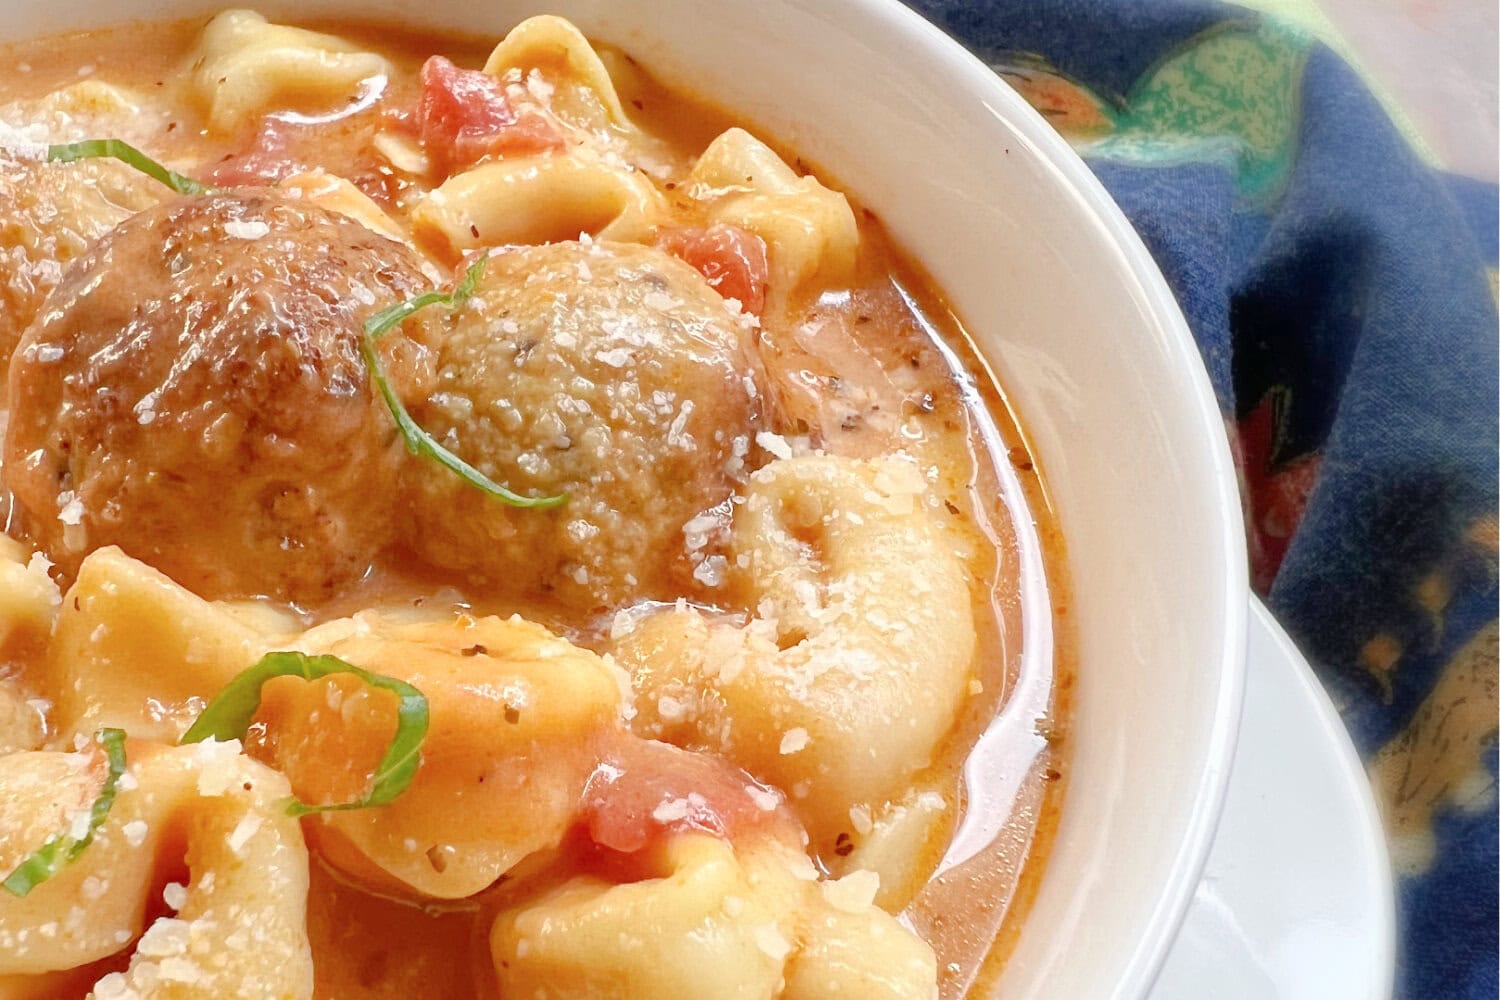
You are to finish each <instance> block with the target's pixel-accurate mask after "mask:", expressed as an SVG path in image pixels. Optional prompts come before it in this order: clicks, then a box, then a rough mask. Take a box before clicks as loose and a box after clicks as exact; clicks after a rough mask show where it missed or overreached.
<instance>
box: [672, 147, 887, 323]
mask: <svg viewBox="0 0 1500 1000" xmlns="http://www.w3.org/2000/svg"><path fill="white" fill-rule="evenodd" d="M687 191H688V193H689V194H691V195H692V196H693V197H694V198H695V199H697V200H698V201H700V202H702V203H703V205H704V206H705V208H706V210H707V213H708V217H709V218H710V219H711V220H713V221H715V222H723V223H728V224H731V225H735V226H739V227H740V228H741V229H745V230H748V231H750V232H752V233H754V234H756V235H757V236H759V237H760V238H761V239H763V240H765V241H766V247H767V249H768V250H769V252H770V258H771V293H772V295H773V297H775V299H776V301H779V302H780V303H781V304H782V305H785V303H786V300H787V297H788V296H790V295H791V294H793V293H794V292H796V291H797V290H798V289H805V288H806V287H807V286H808V284H809V283H811V282H814V281H816V282H819V283H821V284H824V285H830V284H837V283H839V282H842V281H847V280H848V279H849V277H850V275H852V274H853V273H854V255H855V250H856V248H857V247H858V245H859V230H858V227H857V226H856V225H855V222H854V212H853V211H852V210H851V209H850V208H849V201H848V199H846V198H845V197H844V196H843V195H842V194H839V193H838V192H837V191H830V190H829V189H828V188H826V187H824V186H823V185H822V184H821V183H819V182H818V179H817V178H816V177H804V176H798V174H797V173H796V172H795V171H794V170H792V168H791V167H789V166H787V165H786V163H785V161H783V160H782V159H781V157H779V156H777V155H776V153H775V152H774V151H772V149H771V148H770V147H769V146H767V145H766V144H765V143H763V142H761V141H760V140H759V139H757V138H755V137H754V136H753V135H751V134H750V133H749V132H746V131H745V130H744V129H741V128H732V129H730V130H729V131H727V132H725V133H724V134H723V135H721V136H719V137H718V138H717V139H715V140H714V141H713V142H712V143H710V144H709V147H708V148H707V149H705V150H704V151H703V155H701V156H699V157H698V162H697V164H696V165H695V166H694V167H693V172H692V173H691V174H689V175H688V184H687Z"/></svg>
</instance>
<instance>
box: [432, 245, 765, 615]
mask: <svg viewBox="0 0 1500 1000" xmlns="http://www.w3.org/2000/svg"><path fill="white" fill-rule="evenodd" d="M446 322H448V323H449V324H451V326H450V328H449V329H448V331H447V333H446V334H445V335H444V337H443V340H442V345H441V347H440V349H439V352H440V354H439V364H438V387H437V391H436V392H435V393H433V395H432V396H431V398H430V399H429V400H428V402H427V403H426V404H424V405H422V406H420V407H418V408H416V410H414V413H415V415H416V416H417V417H418V419H419V421H420V422H421V423H422V425H423V426H424V427H426V428H427V429H428V430H430V431H431V432H432V433H433V434H434V435H435V436H436V437H437V438H438V439H439V440H440V441H443V442H445V443H446V444H447V445H449V446H450V447H451V448H452V449H453V450H454V451H456V452H457V453H458V454H459V455H460V456H461V457H463V458H464V459H466V460H467V461H469V462H471V463H472V464H474V465H476V466H477V467H478V468H479V469H481V470H482V471H484V472H485V473H486V474H487V475H489V476H490V477H491V478H493V479H495V480H497V481H500V482H503V483H506V484H507V485H509V486H510V487H511V488H512V489H515V490H518V491H520V492H525V493H531V494H536V495H541V494H554V493H567V494H568V501H567V502H566V503H565V504H563V505H562V506H560V507H556V508H553V509H551V510H517V509H514V508H509V507H506V506H504V505H502V504H501V503H499V502H498V501H495V500H493V499H490V498H488V497H486V496H484V495H483V494H480V493H479V492H478V491H476V490H474V489H473V488H471V487H468V486H465V485H464V484H463V483H462V482H461V481H460V480H459V479H458V478H457V477H456V476H454V475H453V474H451V473H449V472H447V471H446V470H444V469H441V468H438V467H437V466H435V465H432V464H431V463H428V464H425V465H419V464H413V465H411V466H410V467H409V470H410V474H411V477H412V479H411V481H412V484H413V487H414V489H413V493H414V504H415V507H416V510H415V513H414V517H413V521H414V526H413V537H412V543H413V546H414V547H415V548H416V549H417V550H418V551H419V552H420V553H421V554H422V555H424V556H425V557H426V558H427V559H429V560H430V561H432V562H435V563H437V564H438V565H440V566H444V567H447V568H450V569H459V570H464V571H466V572H468V573H469V574H470V575H471V576H474V577H477V578H480V579H482V580H484V581H487V582H488V583H490V584H492V585H494V586H495V587H496V588H498V589H500V590H502V591H504V592H507V593H512V594H514V593H526V594H530V595H532V596H536V597H546V598H549V599H550V600H551V601H552V602H553V603H554V604H560V605H563V606H565V607H569V608H572V609H574V610H575V611H578V610H582V611H585V612H587V611H591V610H595V609H602V608H608V607H612V606H616V605H618V604H620V603H622V602H624V601H628V600H631V599H634V598H638V597H654V598H670V597H675V596H676V595H679V594H683V593H688V592H692V591H694V590H701V589H707V590H708V591H709V592H710V593H712V587H713V586H714V585H715V584H716V583H717V582H718V578H719V577H720V576H722V571H723V564H722V561H721V560H722V558H723V557H722V556H717V557H714V556H713V555H712V552H711V547H712V544H713V540H712V537H711V536H712V534H713V533H712V532H709V531H703V530H698V529H699V527H702V526H705V525H711V524H713V523H714V522H715V519H714V518H712V517H708V518H703V519H698V518H697V516H698V515H699V514H701V513H703V512H705V511H708V510H709V509H710V508H714V507H716V506H719V505H724V509H725V512H726V513H727V504H728V501H729V499H730V497H731V496H732V495H733V493H734V491H735V488H736V486H737V484H738V483H739V482H740V481H741V480H742V479H743V477H744V476H745V475H746V474H748V472H749V471H750V469H749V468H748V467H747V461H748V456H749V454H750V452H751V450H752V444H753V441H754V436H755V432H756V428H757V426H758V419H759V417H758V415H759V405H758V393H757V389H756V385H755V381H754V375H755V371H756V369H755V367H754V364H753V363H752V359H753V343H754V340H753V338H754V331H753V330H752V329H750V328H749V327H748V326H747V323H746V320H745V318H744V317H743V316H741V315H736V314H734V313H731V311H730V310H729V308H728V307H727V306H726V304H725V302H724V300H723V299H722V298H721V297H720V296H719V295H718V294H717V293H716V292H715V291H714V290H713V289H712V288H710V287H709V286H708V284H707V283H705V282H704V280H703V278H702V277H701V276H700V275H699V274H698V273H697V272H696V271H694V270H693V269H692V268H690V267H688V266H687V265H686V264H684V263H682V262H681V261H679V260H677V259H676V258H674V257H670V256H668V255H666V254H665V253H662V252H661V251H660V250H656V249H653V248H651V247H643V246H634V245H629V244H617V243H593V244H580V243H555V244H551V245H549V246H540V247H528V248H522V249H515V250H510V251H507V252H505V253H502V254H500V255H498V256H496V257H493V258H492V259H491V260H490V261H489V263H488V266H487V268H486V271H485V274H484V278H483V280H482V282H481V284H480V287H479V290H478V292H477V294H476V295H475V296H474V298H473V299H472V300H471V301H470V302H469V303H468V305H466V306H465V307H464V308H463V309H461V310H459V311H458V312H457V313H454V314H453V315H452V316H451V317H449V319H448V320H447V321H446ZM689 522H695V526H694V530H692V531H690V532H686V533H685V532H684V526H685V525H687V524H688V523H689Z"/></svg>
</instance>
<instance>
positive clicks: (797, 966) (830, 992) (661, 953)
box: [490, 835, 937, 1000]
mask: <svg viewBox="0 0 1500 1000" xmlns="http://www.w3.org/2000/svg"><path fill="white" fill-rule="evenodd" d="M661 855H662V856H661V857H660V858H659V859H657V863H658V864H659V866H660V871H659V873H658V874H655V875H654V876H653V877H649V878H645V879H642V880H641V881H636V882H629V883H626V884H623V885H617V884H610V883H609V882H606V881H604V880H601V879H598V878H593V877H590V876H580V877H578V878H575V879H572V880H570V881H568V882H565V883H564V884H562V885H561V886H559V887H557V888H556V889H553V890H551V891H549V892H547V893H545V894H543V895H541V896H540V897H538V898H536V899H534V900H529V901H527V902H526V903H524V904H522V905H521V906H520V907H518V908H516V909H514V910H510V911H507V912H504V913H502V914H501V915H500V918H499V919H498V920H497V921H496V922H495V925H494V928H493V930H491V932H490V947H491V949H492V951H493V953H494V956H495V966H496V968H497V969H498V970H499V973H500V983H501V990H502V992H503V993H505V994H506V995H515V996H526V997H545V998H548V1000H591V998H594V997H624V996H632V997H635V996H638V997H651V998H652V1000H769V998H772V997H781V998H782V1000H834V998H840V997H850V998H852V997H858V998H860V1000H931V998H935V997H936V995H937V989H936V985H935V980H936V970H935V968H934V960H933V955H932V950H931V949H930V948H928V947H927V946H926V945H925V944H923V943H922V942H921V941H919V940H917V939H916V938H914V937H913V936H912V935H911V934H910V933H909V932H907V931H906V930H905V929H904V928H902V927H901V926H900V925H899V924H897V923H896V921H895V920H894V919H892V918H891V917H890V916H889V915H887V914H886V913H884V912H883V911H881V910H879V909H877V908H876V907H874V905H873V904H872V899H873V896H874V892H875V882H876V880H875V878H874V877H873V876H872V875H871V873H869V872H860V873H857V874H856V875H852V876H850V877H848V878H846V879H843V880H841V881H839V882H836V883H835V882H824V883H819V882H817V881H816V874H815V872H814V871H813V869H812V868H811V866H810V865H808V863H807V860H806V859H805V858H802V857H800V856H789V855H788V854H787V853H786V852H784V851H782V850H780V849H778V848H776V847H774V846H772V845H761V846H759V847H757V848H753V849H751V850H749V851H747V852H745V853H743V854H738V853H737V852H735V851H734V850H733V849H732V848H731V847H730V846H729V845H727V844H725V843H724V842H722V841H720V840H716V839H714V838H711V837H705V836H701V835H686V836H680V837H677V838H674V839H673V840H671V841H670V842H669V843H668V844H666V845H665V846H664V847H663V849H662V852H661Z"/></svg>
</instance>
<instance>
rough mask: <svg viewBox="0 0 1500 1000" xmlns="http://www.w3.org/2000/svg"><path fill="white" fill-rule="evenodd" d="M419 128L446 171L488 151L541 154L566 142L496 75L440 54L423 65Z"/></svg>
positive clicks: (439, 166) (436, 164)
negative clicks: (519, 101) (457, 63)
mask: <svg viewBox="0 0 1500 1000" xmlns="http://www.w3.org/2000/svg"><path fill="white" fill-rule="evenodd" d="M417 130H418V134H419V135H420V136H421V138H422V145H423V146H424V147H425V148H426V150H427V155H428V156H429V157H430V158H431V159H432V163H433V166H434V167H435V168H437V170H438V171H439V172H440V173H443V174H449V173H452V172H453V171H455V170H461V169H462V168H464V167H467V166H469V165H470V164H472V163H474V162H475V161H477V160H479V159H482V158H483V157H486V156H490V155H503V154H506V153H516V154H525V153H541V152H545V151H547V150H549V149H561V148H562V147H563V145H564V144H565V141H564V139H563V134H562V130H561V129H559V128H558V127H557V125H556V124H555V123H554V122H552V121H551V120H550V119H548V118H547V117H546V116H545V115H543V114H542V113H541V112H540V111H537V110H536V109H535V108H529V107H523V108H516V107H515V106H513V105H512V104H511V102H510V99H509V98H508V97H507V96H506V94H505V85H504V84H502V83H501V82H500V81H499V80H497V79H496V78H495V77H493V76H490V75H489V74H488V73H481V72H479V71H478V70H472V69H460V68H459V67H457V66H455V65H453V63H451V62H449V61H448V60H447V59H444V58H443V57H442V56H433V57H432V58H430V59H428V60H427V62H425V63H423V64H422V97H421V101H420V103H419V104H418V105H417Z"/></svg>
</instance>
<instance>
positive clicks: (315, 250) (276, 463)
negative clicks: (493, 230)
mask: <svg viewBox="0 0 1500 1000" xmlns="http://www.w3.org/2000/svg"><path fill="white" fill-rule="evenodd" d="M425 285H426V282H425V280H424V279H423V277H422V275H421V271H420V265H419V262H418V260H417V258H416V256H415V255H414V254H413V253H412V252H411V251H410V250H408V249H407V248H405V247H403V246H401V245H399V244H396V243H394V242H392V241H390V240H387V239H385V238H384V237H382V236H378V235H376V234H374V233H372V232H370V231H369V230H367V229H365V228H364V227H363V226H361V225H359V224H357V223H355V222H353V221H351V220H350V219H347V218H345V217H344V216H341V215H336V214H334V213H331V212H328V211H325V210H323V209H320V208H316V207H314V206H311V205H308V204H305V203H299V202H294V201H287V200H282V199H280V198H277V197H274V196H271V195H268V194H264V193H259V194H225V195H213V196H203V197H197V198H179V199H174V200H172V201H170V202H167V203H166V204H164V205H161V206H159V207H157V208H153V209H149V210H147V211H145V212H142V213H140V214H138V215H136V216H134V217H132V218H130V219H128V220H126V221H125V222H123V223H121V224H120V225H119V226H118V227H116V228H115V229H114V230H112V231H111V232H110V233H108V234H107V235H106V236H104V237H103V238H102V239H101V240H100V241H99V242H98V243H97V244H95V245H94V246H93V247H92V248H90V249H89V250H88V251H87V252H86V253H85V254H84V255H83V256H82V257H80V258H79V259H78V260H76V261H75V262H74V263H73V264H72V265H71V266H70V267H69V268H68V270H67V272H66V273H65V274H64V276H63V278H62V281H61V283H60V284H59V285H58V287H57V288H56V289H55V290H54V291H53V293H52V294H51V296H50V297H49V298H48V300H47V303H46V305H45V306H44V307H43V309H42V312H41V314H40V315H39V316H38V318H37V320H36V322H35V323H34V324H33V325H32V326H31V327H30V328H28V329H27V331H26V333H25V334H24V335H23V337H22V339H21V344H20V346H19V348H18V349H17V351H16V355H15V358H14V359H13V361H12V364H11V368H10V401H11V418H10V424H9V428H8V430H7V433H6V439H5V477H6V480H7V484H8V485H9V487H10V489H11V490H12V492H13V493H14V495H15V499H16V501H17V504H18V507H19V510H20V513H21V514H22V516H23V526H24V527H25V528H26V529H27V530H28V531H29V532H30V533H31V534H32V535H33V536H34V538H35V539H36V540H37V541H38V542H39V543H40V544H42V545H43V547H44V548H45V549H46V551H47V552H48V554H49V555H50V556H51V557H52V558H53V559H54V560H55V561H57V562H58V563H60V564H61V565H62V566H63V567H64V568H65V569H70V568H71V567H73V566H76V565H77V563H78V561H79V560H80V559H81V558H82V557H83V555H85V554H86V553H87V552H89V551H91V550H93V549H95V548H98V547H100V546H103V545H110V544H115V545H119V546H120V547H121V548H123V549H124V550H125V551H126V552H127V553H129V554H130V555H133V556H135V557H137V558H140V559H143V560H145V561H146V562H149V563H151V564H152V565H154V566H156V567H158V568H160V569H161V570H162V571H164V572H166V573H167V574H169V575H171V576H173V577H175V578H176V579H178V580H179V581H180V582H182V583H184V584H185V585H187V586H189V587H191V588H193V589H194V590H197V591H198V592H200V593H202V594H205V595H208V596H215V597H217V596H243V595H251V594H266V595H271V596H275V597H281V598H287V599H291V600H296V601H305V602H317V601H319V600H321V599H323V598H326V597H329V596H331V595H332V594H333V593H335V592H336V591H337V590H338V588H339V587H340V586H341V585H342V584H345V583H347V582H349V581H350V580H352V579H354V578H356V577H358V576H359V575H360V574H361V573H362V572H364V570H365V569H366V568H367V566H368V565H369V563H370V561H371V559H372V557H373V556H374V555H375V554H376V552H377V551H378V550H379V549H380V548H381V547H383V546H384V545H385V544H386V543H387V542H388V541H389V540H390V538H391V533H392V523H393V512H392V510H391V500H390V498H391V497H392V495H393V493H394V490H395V487H396V484H397V480H398V469H399V467H400V464H401V462H402V460H403V450H402V446H401V444H400V441H399V438H398V437H397V433H396V428H395V425H394V423H393V422H392V420H391V417H390V414H389V413H388V412H387V410H386V408H385V406H384V405H383V403H382V402H381V400H380V398H379V396H378V394H377V393H376V392H375V391H374V387H373V386H372V384H371V382H370V379H369V375H368V373H367V371H366V368H365V364H364V362H363V359H362V357H361V354H360V345H359V337H360V336H361V329H362V322H363V320H364V319H365V318H366V317H367V316H369V315H370V314H371V313H372V312H374V311H375V310H376V309H378V308H381V307H383V306H385V305H389V304H391V303H392V302H395V301H397V300H400V299H403V298H408V297H410V296H411V295H413V294H415V293H417V292H419V291H420V290H421V289H422V288H423V287H424V286H425ZM382 349H383V350H384V351H385V352H386V358H387V366H388V368H389V370H390V371H391V374H392V378H393V379H394V380H396V381H397V384H398V391H400V392H401V393H402V395H403V396H415V395H420V394H421V393H422V392H423V390H424V389H425V388H426V387H425V386H424V385H422V384H421V382H422V381H423V380H422V377H421V372H422V369H423V367H424V356H425V351H424V350H423V349H422V348H421V347H419V346H418V345H416V344H415V343H414V342H412V341H409V340H407V339H405V338H404V337H402V336H400V335H398V334H392V335H390V336H388V337H387V338H386V342H384V343H383V344H382ZM426 367H427V368H428V373H429V376H430V364H428V365H427V366H426Z"/></svg>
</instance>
